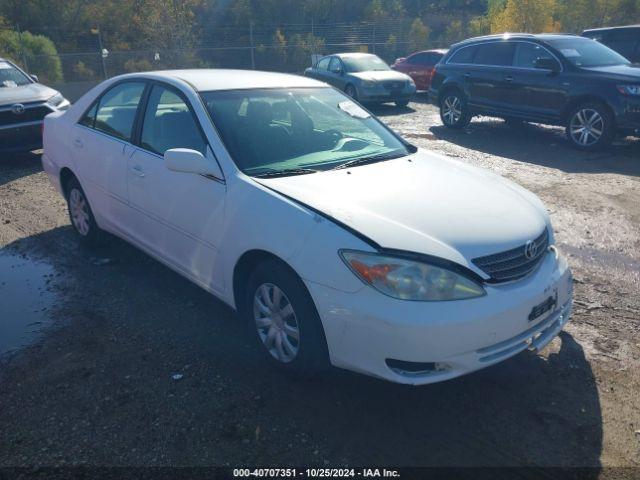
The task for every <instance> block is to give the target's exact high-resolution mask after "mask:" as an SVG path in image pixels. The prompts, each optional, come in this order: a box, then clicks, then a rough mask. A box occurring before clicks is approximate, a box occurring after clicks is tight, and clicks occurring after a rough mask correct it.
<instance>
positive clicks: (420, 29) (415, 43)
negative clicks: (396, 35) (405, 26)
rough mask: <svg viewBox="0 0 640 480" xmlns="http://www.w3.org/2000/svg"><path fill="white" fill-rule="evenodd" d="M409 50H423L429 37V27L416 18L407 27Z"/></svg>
mask: <svg viewBox="0 0 640 480" xmlns="http://www.w3.org/2000/svg"><path fill="white" fill-rule="evenodd" d="M408 39H409V51H411V52H415V51H416V50H423V49H424V48H425V47H426V45H427V40H428V39H429V27H427V26H425V24H424V23H422V20H420V19H419V18H416V19H415V20H414V21H413V23H412V24H411V28H410V29H409V38H408Z"/></svg>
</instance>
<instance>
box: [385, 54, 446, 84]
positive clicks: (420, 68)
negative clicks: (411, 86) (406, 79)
mask: <svg viewBox="0 0 640 480" xmlns="http://www.w3.org/2000/svg"><path fill="white" fill-rule="evenodd" d="M446 53H447V50H425V51H423V52H416V53H412V54H411V55H409V56H408V57H406V58H404V57H402V58H398V59H397V60H396V61H395V63H394V64H393V65H391V68H392V69H393V70H397V71H398V72H402V73H406V74H407V75H409V76H410V77H411V79H412V80H413V81H414V83H415V84H416V88H417V89H418V90H429V87H431V78H432V77H433V74H434V72H435V66H436V64H437V63H438V62H439V61H440V60H442V57H444V56H445V54H446Z"/></svg>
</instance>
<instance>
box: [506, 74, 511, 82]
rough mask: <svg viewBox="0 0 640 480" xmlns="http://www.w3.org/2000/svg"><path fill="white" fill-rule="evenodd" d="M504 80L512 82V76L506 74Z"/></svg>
mask: <svg viewBox="0 0 640 480" xmlns="http://www.w3.org/2000/svg"><path fill="white" fill-rule="evenodd" d="M504 81H505V82H513V77H512V76H511V75H507V76H506V77H504Z"/></svg>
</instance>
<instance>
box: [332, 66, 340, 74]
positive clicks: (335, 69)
mask: <svg viewBox="0 0 640 480" xmlns="http://www.w3.org/2000/svg"><path fill="white" fill-rule="evenodd" d="M331 73H335V74H336V75H342V69H341V68H340V67H338V68H332V69H331Z"/></svg>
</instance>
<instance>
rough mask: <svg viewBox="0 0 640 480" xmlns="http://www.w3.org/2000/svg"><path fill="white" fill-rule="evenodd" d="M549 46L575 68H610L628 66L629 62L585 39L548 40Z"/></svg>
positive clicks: (607, 48) (603, 46) (598, 44)
mask: <svg viewBox="0 0 640 480" xmlns="http://www.w3.org/2000/svg"><path fill="white" fill-rule="evenodd" d="M549 44H550V45H551V46H552V47H554V48H555V49H556V50H558V51H559V52H560V53H561V54H562V56H564V58H566V59H567V60H568V61H569V62H571V63H572V64H574V65H575V66H576V67H584V68H591V67H610V66H612V65H628V64H629V61H628V60H627V59H626V58H624V57H623V56H622V55H620V54H619V53H617V52H614V51H613V50H611V49H610V48H609V47H607V46H605V45H603V44H601V43H599V42H596V41H595V40H590V39H586V38H563V39H561V40H550V41H549Z"/></svg>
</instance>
